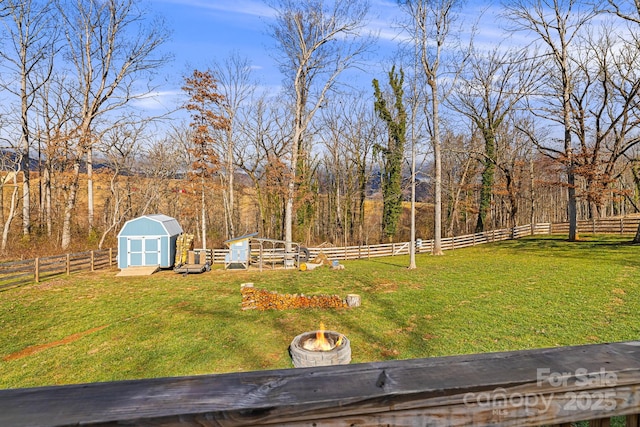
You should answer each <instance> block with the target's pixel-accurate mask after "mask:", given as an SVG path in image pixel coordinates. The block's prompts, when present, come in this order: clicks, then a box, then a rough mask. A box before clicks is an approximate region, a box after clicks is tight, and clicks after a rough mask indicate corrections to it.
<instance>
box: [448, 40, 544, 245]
mask: <svg viewBox="0 0 640 427" xmlns="http://www.w3.org/2000/svg"><path fill="white" fill-rule="evenodd" d="M523 59H524V58H523V55H522V53H516V52H513V51H508V50H507V51H504V50H502V49H501V48H500V47H496V48H494V49H493V50H492V51H490V52H479V51H477V50H475V51H473V52H472V54H471V55H470V57H469V61H468V63H467V65H468V69H467V70H466V72H465V73H462V74H461V76H460V79H459V81H458V83H459V84H457V85H456V91H454V92H453V96H451V97H450V98H449V102H448V104H449V105H450V106H451V108H453V109H454V110H456V111H458V112H460V113H461V114H463V115H464V116H466V117H468V118H469V119H470V120H471V121H472V122H473V124H474V126H475V127H476V128H477V129H478V130H479V131H480V134H481V135H482V139H483V140H484V150H483V152H482V154H481V156H480V158H479V160H480V162H481V163H482V167H483V170H482V184H481V187H480V201H479V206H478V219H477V222H476V227H475V232H476V233H480V232H483V231H485V227H486V225H487V220H488V215H489V212H490V210H491V199H492V191H493V184H494V175H495V169H496V166H497V165H498V147H497V146H496V144H497V142H496V138H497V135H498V133H499V132H500V128H501V127H503V124H504V122H505V120H506V119H507V118H508V115H509V114H512V113H513V112H514V110H515V109H516V107H517V106H518V104H519V103H520V101H522V99H523V98H524V97H525V96H526V95H528V94H529V93H530V91H531V88H532V83H533V81H534V80H535V78H536V73H535V69H534V68H532V67H530V66H529V64H528V63H526V62H525V61H524V60H523Z"/></svg>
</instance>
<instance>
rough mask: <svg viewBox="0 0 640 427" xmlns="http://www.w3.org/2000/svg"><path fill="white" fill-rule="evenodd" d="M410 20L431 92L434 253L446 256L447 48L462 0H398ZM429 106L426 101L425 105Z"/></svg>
mask: <svg viewBox="0 0 640 427" xmlns="http://www.w3.org/2000/svg"><path fill="white" fill-rule="evenodd" d="M398 4H399V5H400V7H401V9H402V10H403V11H404V12H405V13H406V14H407V16H408V17H409V23H408V24H407V25H406V27H405V29H406V31H407V33H408V34H409V37H410V38H411V42H412V43H413V44H414V46H415V51H416V54H417V56H418V58H419V61H420V65H421V68H422V72H423V73H424V76H425V78H426V81H427V85H428V87H429V91H430V97H429V99H428V101H429V103H430V105H429V107H430V111H429V117H430V120H431V142H432V145H433V156H434V169H435V183H434V205H435V214H434V243H433V254H434V255H442V254H443V252H442V144H441V141H440V110H439V108H440V101H441V99H442V95H443V94H442V91H441V89H442V88H441V80H442V78H443V74H444V69H443V67H442V65H443V64H442V60H443V49H445V48H446V47H447V42H449V41H451V39H452V32H451V26H452V24H453V23H454V21H455V19H456V17H457V9H458V8H459V7H460V5H461V1H460V0H398ZM427 104H428V103H427V102H425V106H426V105H427Z"/></svg>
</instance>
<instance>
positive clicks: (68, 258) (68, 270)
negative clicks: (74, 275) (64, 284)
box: [67, 254, 71, 276]
mask: <svg viewBox="0 0 640 427" xmlns="http://www.w3.org/2000/svg"><path fill="white" fill-rule="evenodd" d="M70 275H71V255H70V254H67V276H70Z"/></svg>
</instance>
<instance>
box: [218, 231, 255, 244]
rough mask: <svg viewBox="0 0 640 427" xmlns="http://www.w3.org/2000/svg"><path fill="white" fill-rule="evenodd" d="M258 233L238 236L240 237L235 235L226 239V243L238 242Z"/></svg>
mask: <svg viewBox="0 0 640 427" xmlns="http://www.w3.org/2000/svg"><path fill="white" fill-rule="evenodd" d="M257 235H258V233H257V232H255V233H251V234H245V235H244V236H238V237H233V238H231V239H229V240H225V241H224V243H232V242H237V241H238V240H244V239H250V238H252V237H255V236H257Z"/></svg>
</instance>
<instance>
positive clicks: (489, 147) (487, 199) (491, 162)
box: [475, 129, 496, 233]
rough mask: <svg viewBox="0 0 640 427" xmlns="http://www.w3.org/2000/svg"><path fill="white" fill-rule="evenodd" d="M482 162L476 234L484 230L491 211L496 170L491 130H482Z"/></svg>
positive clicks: (494, 144) (494, 143) (493, 140)
mask: <svg viewBox="0 0 640 427" xmlns="http://www.w3.org/2000/svg"><path fill="white" fill-rule="evenodd" d="M482 134H483V136H484V155H485V157H484V161H483V162H482V163H483V167H484V169H483V171H482V186H481V187H480V203H479V209H478V222H477V223H476V230H475V231H476V233H482V232H483V231H485V228H486V219H487V216H488V214H489V210H490V209H491V193H492V191H493V181H494V176H495V170H496V139H495V135H494V134H493V132H492V130H491V129H483V130H482Z"/></svg>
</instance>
